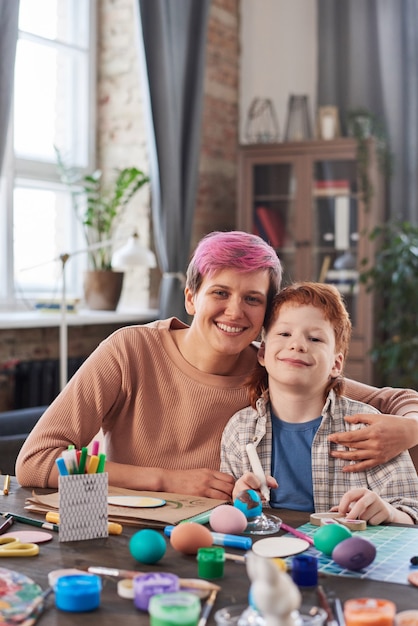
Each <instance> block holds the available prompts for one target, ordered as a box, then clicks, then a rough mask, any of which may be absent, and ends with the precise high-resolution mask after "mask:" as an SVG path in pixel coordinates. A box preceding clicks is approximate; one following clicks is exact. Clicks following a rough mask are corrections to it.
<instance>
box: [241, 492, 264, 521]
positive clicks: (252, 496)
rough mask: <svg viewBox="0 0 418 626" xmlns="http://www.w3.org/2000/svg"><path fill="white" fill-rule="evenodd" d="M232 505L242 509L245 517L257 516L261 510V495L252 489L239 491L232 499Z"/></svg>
mask: <svg viewBox="0 0 418 626" xmlns="http://www.w3.org/2000/svg"><path fill="white" fill-rule="evenodd" d="M234 506H235V507H237V509H239V510H240V511H242V512H243V513H244V515H245V517H246V518H247V519H252V518H253V517H258V515H261V513H262V511H263V506H262V504H261V497H260V495H259V494H258V493H257V492H256V491H254V489H245V490H244V491H241V492H240V493H239V494H238V496H237V497H236V498H235V500H234Z"/></svg>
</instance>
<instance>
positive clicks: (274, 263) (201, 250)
mask: <svg viewBox="0 0 418 626" xmlns="http://www.w3.org/2000/svg"><path fill="white" fill-rule="evenodd" d="M224 269H234V270H236V271H237V272H255V271H258V270H268V273H269V279H270V285H269V292H268V302H270V301H271V299H272V298H273V296H274V295H275V294H276V293H277V292H278V291H279V289H280V284H281V280H282V266H281V263H280V260H279V258H278V256H277V254H276V252H275V250H274V248H272V247H271V246H270V245H269V244H268V243H266V242H265V241H264V239H261V237H258V236H257V235H252V234H251V233H245V232H242V231H238V230H233V231H228V232H220V231H214V232H212V233H209V234H208V235H206V236H205V237H203V239H201V240H200V242H199V243H198V245H197V247H196V249H195V251H194V254H193V256H192V258H191V261H190V263H189V267H188V269H187V275H186V285H187V287H188V288H189V289H190V290H191V291H192V292H193V293H196V292H197V291H198V290H199V288H200V286H201V284H202V281H203V278H205V277H206V276H208V277H209V278H210V277H211V276H213V274H215V273H216V272H218V271H219V270H224Z"/></svg>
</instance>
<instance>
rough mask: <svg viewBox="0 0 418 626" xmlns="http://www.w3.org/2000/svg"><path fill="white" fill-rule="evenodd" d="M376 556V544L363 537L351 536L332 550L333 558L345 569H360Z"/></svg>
mask: <svg viewBox="0 0 418 626" xmlns="http://www.w3.org/2000/svg"><path fill="white" fill-rule="evenodd" d="M375 557H376V546H375V545H374V544H372V543H371V541H369V540H368V539H364V538H363V537H350V538H349V539H345V540H344V541H341V542H340V543H339V544H338V545H336V546H335V548H334V550H333V551H332V558H333V560H334V561H335V562H336V563H337V565H339V566H340V567H343V568H344V569H349V570H354V571H357V570H360V569H363V568H364V567H367V566H368V565H370V563H372V562H373V561H374V559H375Z"/></svg>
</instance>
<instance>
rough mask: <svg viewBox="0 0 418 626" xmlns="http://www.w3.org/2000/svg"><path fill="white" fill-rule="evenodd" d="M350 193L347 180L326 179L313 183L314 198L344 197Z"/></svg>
mask: <svg viewBox="0 0 418 626" xmlns="http://www.w3.org/2000/svg"><path fill="white" fill-rule="evenodd" d="M349 193H350V181H349V180H347V179H345V178H344V179H327V180H315V181H314V196H315V197H317V198H321V197H325V198H326V197H327V196H345V195H349Z"/></svg>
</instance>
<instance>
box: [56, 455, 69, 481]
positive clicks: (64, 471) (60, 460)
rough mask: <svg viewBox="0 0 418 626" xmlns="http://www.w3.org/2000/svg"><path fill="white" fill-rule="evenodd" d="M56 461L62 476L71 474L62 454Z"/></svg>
mask: <svg viewBox="0 0 418 626" xmlns="http://www.w3.org/2000/svg"><path fill="white" fill-rule="evenodd" d="M55 463H56V464H57V467H58V471H59V473H60V476H69V471H68V469H67V466H66V464H65V461H64V459H63V458H62V456H60V457H58V458H57V459H55Z"/></svg>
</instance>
